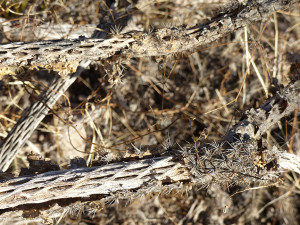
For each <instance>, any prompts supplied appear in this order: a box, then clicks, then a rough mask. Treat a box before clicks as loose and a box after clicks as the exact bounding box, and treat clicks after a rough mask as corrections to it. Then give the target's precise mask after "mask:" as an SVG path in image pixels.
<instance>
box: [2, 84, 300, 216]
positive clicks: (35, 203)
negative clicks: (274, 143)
mask: <svg viewBox="0 0 300 225" xmlns="http://www.w3.org/2000/svg"><path fill="white" fill-rule="evenodd" d="M279 95H280V96H281V97H282V98H283V99H285V100H286V103H287V107H285V109H282V111H281V112H280V113H278V112H279V111H278V110H272V109H269V110H268V112H269V113H270V114H269V116H270V117H272V118H273V119H274V122H278V121H279V120H280V119H281V118H282V117H283V116H285V115H287V114H288V113H290V111H291V110H295V109H296V108H297V107H299V106H300V102H299V101H296V102H293V101H291V99H292V100H296V99H299V98H300V81H296V82H294V83H292V84H290V85H288V86H287V87H286V88H284V89H283V90H282V91H281V92H280V94H279ZM294 97H296V98H294ZM277 98H278V96H277V95H275V96H274V97H272V98H271V99H269V100H268V101H267V102H266V103H265V104H264V105H263V106H266V105H270V106H271V107H272V108H278V107H281V101H274V99H277ZM290 98H291V99H290ZM270 103H272V104H270ZM263 106H262V107H260V108H263ZM273 114H274V115H273ZM249 116H251V114H249ZM248 119H249V118H248ZM260 123H261V124H260ZM260 125H262V126H267V125H266V124H265V123H264V122H263V121H259V122H258V123H257V126H258V128H259V127H260ZM239 126H240V127H243V126H244V125H243V123H239V125H237V126H235V129H233V130H235V131H238V130H239V129H238V128H239ZM272 126H273V124H272V123H270V124H269V127H266V129H267V130H269V129H271V127H272ZM250 131H251V130H250ZM231 132H233V131H231ZM263 133H264V131H262V134H263ZM230 137H231V136H230ZM237 137H240V138H241V139H238V138H237ZM157 152H163V151H156V153H157ZM148 157H149V156H148ZM121 160H122V159H121ZM123 160H124V159H123ZM299 162H300V159H299V157H297V156H295V155H292V154H289V153H285V152H280V151H278V150H277V148H276V147H273V148H272V149H267V148H266V147H264V146H263V144H262V142H261V141H259V140H256V139H254V138H252V137H251V132H250V134H249V135H248V136H246V133H244V136H240V134H238V133H236V134H235V138H234V140H231V141H229V140H223V141H221V142H220V143H210V144H203V145H199V143H195V145H194V146H189V147H186V148H181V149H177V150H174V149H168V151H165V153H162V154H161V156H153V157H152V158H151V156H150V158H147V159H140V160H135V161H130V160H129V159H126V161H120V162H115V163H109V164H107V165H104V166H98V167H88V168H86V167H85V168H78V169H70V170H63V171H51V172H46V173H41V174H38V175H36V176H26V177H17V178H12V179H11V178H8V179H5V180H2V181H1V182H0V213H4V214H3V216H5V215H7V214H6V213H8V212H10V211H15V210H36V211H39V210H41V209H44V208H47V207H51V206H52V205H54V204H55V203H57V204H59V205H68V204H71V203H74V202H76V201H83V202H84V201H93V200H99V199H100V200H101V201H102V202H104V203H105V202H107V201H110V200H118V199H123V198H125V199H131V198H135V197H138V196H143V195H145V194H147V193H162V192H163V193H164V192H168V191H169V192H171V191H172V190H174V189H175V190H180V188H181V187H182V185H183V184H185V185H200V186H208V185H210V184H211V183H219V184H223V185H224V184H226V185H230V184H241V185H246V186H247V187H249V186H250V185H251V184H253V183H254V182H255V183H261V184H264V185H265V184H270V183H272V182H274V181H278V179H279V177H280V174H281V173H282V172H283V171H286V170H290V169H292V170H294V171H296V172H299V167H300V166H299Z"/></svg>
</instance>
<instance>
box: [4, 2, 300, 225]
mask: <svg viewBox="0 0 300 225" xmlns="http://www.w3.org/2000/svg"><path fill="white" fill-rule="evenodd" d="M260 2H263V1H257V5H259V3H260ZM271 2H272V1H271ZM274 2H275V3H274V4H275V5H276V4H277V3H278V4H280V2H281V1H274ZM227 3H229V2H227ZM114 4H115V5H113V1H106V2H104V1H70V2H69V1H34V2H31V1H24V0H23V1H4V2H3V3H2V4H1V10H2V18H3V22H2V23H1V25H2V33H1V35H2V36H1V37H2V42H3V43H5V42H20V41H32V42H33V44H36V43H38V42H35V41H41V40H49V39H61V38H64V39H69V38H78V36H79V35H84V36H85V37H90V36H91V35H92V33H93V32H94V31H95V30H97V29H98V37H100V38H102V39H107V40H111V39H112V38H116V39H118V40H119V38H123V37H124V34H123V33H126V32H129V33H131V35H132V36H131V37H130V38H132V39H133V40H134V41H141V40H146V41H147V43H152V42H151V41H153V43H154V44H156V42H155V41H157V40H155V39H154V38H155V35H154V34H157V33H159V32H161V31H162V30H160V29H165V30H166V31H172V32H173V31H174V28H176V29H179V30H175V31H176V32H178V36H179V37H183V36H180V35H182V33H180V32H182V31H185V30H184V29H185V26H181V25H182V24H186V25H187V27H188V28H189V27H193V28H194V29H196V28H197V26H198V25H197V24H212V25H211V27H214V26H216V27H217V26H218V24H213V21H214V19H215V16H219V17H217V18H220V15H223V14H226V13H228V11H227V10H228V9H230V8H231V9H236V10H239V9H240V7H242V6H243V3H242V1H239V2H237V1H236V2H231V3H230V4H231V7H229V8H228V6H224V4H226V2H225V1H214V3H208V2H206V1H194V0H188V1H167V0H166V1H153V0H151V1H150V0H149V1H115V2H114ZM245 4H246V3H245ZM289 4H290V5H291V6H292V7H284V8H283V9H280V10H279V11H277V13H271V14H270V13H266V12H264V11H260V12H258V13H259V14H260V15H264V17H263V18H262V20H260V21H258V22H255V21H253V22H251V23H250V21H249V22H248V23H247V24H243V26H244V27H242V26H241V27H242V28H240V29H236V28H233V29H232V31H230V30H228V32H227V34H226V35H225V34H221V35H220V37H222V38H221V39H218V41H215V40H216V39H217V38H216V37H211V39H212V40H214V41H213V42H211V41H210V42H207V43H206V45H205V46H203V44H202V45H200V44H199V45H195V46H192V47H188V46H186V48H185V49H183V50H182V51H172V50H173V49H170V52H169V53H166V54H163V53H161V54H157V55H155V54H150V55H149V56H148V57H139V56H141V55H139V53H138V52H133V53H130V52H129V54H130V57H127V58H126V57H125V58H124V57H118V55H116V54H112V55H109V56H108V57H107V58H106V59H103V60H100V61H97V62H92V63H91V64H90V66H89V68H88V69H86V70H85V71H83V72H82V74H81V76H80V77H78V78H77V80H76V81H75V82H74V83H73V84H72V85H71V86H70V88H69V89H68V90H67V91H66V92H65V93H64V94H63V95H62V97H61V98H60V99H59V100H58V101H57V102H56V103H55V104H54V106H53V107H52V109H51V110H50V108H51V107H50V108H49V110H48V113H47V116H45V118H44V119H43V121H42V122H41V123H40V124H39V126H38V127H37V129H35V130H34V132H33V133H32V134H31V135H30V139H29V140H27V141H26V145H25V146H24V147H23V148H22V150H21V151H20V152H19V154H18V155H17V156H16V157H15V158H14V160H13V163H12V166H11V167H10V171H11V172H13V173H14V174H16V175H19V173H20V172H21V175H27V176H30V175H32V174H37V173H41V174H43V173H44V172H46V171H50V170H56V169H57V167H56V166H53V167H55V168H52V167H51V165H52V164H51V163H49V162H48V161H47V162H44V161H43V160H41V159H40V158H38V159H36V161H38V162H40V161H42V162H40V163H42V164H37V166H36V168H35V169H34V166H33V165H30V168H31V169H32V168H33V171H30V169H29V171H28V170H24V169H21V168H24V167H26V166H28V162H27V155H28V154H29V153H31V152H33V153H37V154H40V155H42V156H43V157H44V158H48V159H49V160H50V161H51V162H52V163H53V164H54V165H55V164H57V165H59V167H60V169H70V168H71V169H76V168H77V167H83V165H84V164H82V163H80V160H79V159H78V161H79V162H77V161H76V162H74V161H72V162H71V163H70V159H72V158H76V157H82V158H84V159H85V160H86V162H87V166H91V165H93V166H99V165H106V164H108V165H107V167H109V166H110V165H111V164H109V163H110V162H120V161H122V159H123V158H125V157H126V156H128V154H131V153H132V155H130V157H131V158H133V159H130V160H140V158H142V160H147V159H144V158H143V157H144V155H143V154H144V151H141V152H142V153H140V152H138V151H139V150H140V149H142V148H145V147H143V146H150V145H151V146H152V149H162V152H167V155H164V154H162V153H161V152H159V153H157V154H158V155H155V154H153V150H149V151H150V152H151V154H152V156H150V159H151V157H153V158H154V157H157V156H161V157H170V156H169V155H168V154H169V153H170V152H169V151H170V150H171V149H179V150H180V149H185V150H186V149H188V148H190V146H193V148H192V149H193V154H194V155H196V154H195V152H196V149H197V146H200V145H203V144H205V143H209V145H210V146H211V147H212V148H213V149H218V148H219V144H220V143H222V140H224V139H225V138H226V140H227V138H228V135H230V134H231V132H232V131H234V132H235V130H234V129H235V127H234V125H235V124H237V126H238V124H240V123H241V122H243V121H245V119H248V121H250V120H249V118H250V117H249V116H248V115H249V114H246V111H247V110H248V109H251V108H252V109H253V108H258V107H259V106H261V105H262V104H264V103H266V102H268V101H267V98H268V97H271V96H275V95H276V93H277V94H278V93H285V92H282V90H285V89H283V86H287V85H288V84H289V83H291V82H293V81H297V80H299V73H300V72H299V71H300V56H299V54H298V52H299V46H300V45H299V35H300V33H299V32H300V30H299V29H300V28H299V16H300V15H299V3H297V1H294V2H291V3H289ZM257 5H255V4H254V6H253V5H252V6H253V7H255V6H257ZM288 6H289V5H288ZM264 13H265V14H264ZM246 19H247V17H246ZM215 21H219V20H217V19H215ZM90 24H91V25H90ZM97 24H100V25H99V26H98V28H95V27H96V26H95V25H97ZM233 24H234V22H233ZM246 25H247V26H246ZM200 27H201V26H200ZM123 28H124V30H122V29H123ZM198 28H199V27H198ZM180 29H182V30H180ZM132 31H135V32H132ZM175 31H174V32H175ZM229 31H230V32H229ZM233 31H234V32H233ZM122 32H123V33H122ZM200 32H203V31H202V30H201V31H200ZM192 33H193V32H192ZM228 33H230V34H228ZM144 34H149V35H152V36H149V39H147V38H144V39H143V35H144ZM201 34H203V33H201ZM191 35H193V34H191ZM173 36H174V34H173ZM173 36H172V38H174V41H175V42H176V41H178V40H179V41H178V43H180V41H181V39H180V38H179V39H178V40H176V39H175V37H173ZM164 37H166V39H165V41H166V45H167V44H168V41H169V40H168V38H167V37H168V36H167V35H166V36H164ZM81 38H82V40H83V39H84V38H83V37H81ZM141 38H142V39H141ZM218 38H219V37H218ZM12 45H14V44H12ZM153 46H154V45H153ZM0 48H1V51H2V48H3V46H0ZM159 48H161V49H162V50H163V49H164V48H165V46H158V47H157V46H155V48H152V49H159ZM83 49H84V48H83ZM136 49H139V48H138V44H137V47H136ZM150 50H151V48H149V51H150ZM151 51H154V50H151ZM88 52H89V50H87V51H86V53H88ZM154 52H155V51H154ZM26 53H27V52H26ZM127 53H128V52H126V49H125V53H124V52H123V53H122V52H118V54H120V55H121V54H124V55H125V56H126V54H127ZM1 54H2V53H1ZM2 55H3V54H2ZM124 55H123V56H124ZM48 58H49V60H50V58H51V57H50V56H49V57H48ZM1 59H2V58H1ZM36 59H38V58H36ZM45 59H46V60H47V55H45ZM34 60H35V58H33V60H28V61H26V60H25V61H24V60H20V65H19V66H16V65H15V64H14V62H11V64H9V65H6V67H4V68H2V70H1V75H0V76H1V80H0V90H1V92H0V93H1V95H0V101H1V104H0V107H1V108H0V112H1V114H0V117H1V120H0V121H1V123H0V135H1V141H3V140H4V138H5V137H6V136H7V134H8V132H9V131H10V130H11V129H12V128H13V127H14V126H15V124H16V123H17V121H18V119H19V118H20V117H21V114H22V112H23V111H24V109H25V108H27V107H29V106H30V105H31V104H32V103H33V102H34V101H36V99H37V96H39V94H40V93H42V92H43V91H47V90H48V91H49V92H51V89H49V86H50V85H51V82H52V81H53V80H54V79H56V78H57V77H59V78H61V77H64V76H67V75H68V73H69V72H74V71H73V70H74V67H75V69H76V66H77V64H75V66H72V65H71V66H70V67H68V65H66V64H63V63H62V64H59V63H58V64H53V62H52V61H51V64H47V65H46V64H42V65H41V63H40V62H39V64H30V63H32V62H34ZM56 61H57V59H56ZM6 62H10V61H9V60H6ZM23 62H25V64H22V63H23ZM70 63H73V61H72V62H70ZM45 65H46V66H45ZM45 67H46V68H45ZM2 71H4V72H2ZM61 71H63V73H61ZM58 73H60V75H58ZM8 74H10V75H8ZM296 83H297V82H296ZM298 83H299V81H298ZM297 88H299V86H296V89H297ZM280 91H281V92H280ZM297 95H299V92H297V91H296V92H295V96H297ZM281 96H282V95H281ZM295 104H296V103H295ZM298 104H299V103H298ZM287 106H288V104H287V105H286V104H285V102H284V101H282V102H281V103H280V107H279V111H280V110H281V109H282V110H283V112H284V110H286V107H287ZM45 107H47V106H45ZM298 107H299V105H298ZM295 108H296V109H295ZM295 108H293V109H292V110H290V111H289V113H285V116H281V117H280V118H279V119H278V120H276V123H275V122H274V123H273V124H272V126H270V124H268V123H267V124H268V125H267V127H264V126H261V124H263V122H264V121H266V119H265V118H260V119H262V121H260V123H259V124H257V126H258V127H257V128H259V129H258V130H255V133H253V137H252V138H255V139H257V136H258V139H260V138H261V146H259V147H261V148H263V149H264V150H265V149H269V150H272V149H274V146H276V149H278V151H280V152H282V153H284V152H288V153H293V154H294V155H298V156H299V154H300V153H299V151H300V149H299V146H300V132H299V122H298V119H299V113H298V108H297V106H296V107H295ZM250 112H251V111H250ZM250 114H251V113H250ZM256 114H257V115H259V112H258V111H255V112H253V111H252V114H251V116H252V117H251V118H255V115H256ZM272 115H273V114H272ZM282 115H283V114H282ZM247 116H248V117H247ZM277 118H278V117H277ZM254 120H255V121H257V119H254ZM239 121H241V122H240V123H239ZM253 127H254V128H256V127H255V125H253ZM231 128H232V129H231ZM240 132H241V133H243V132H244V133H247V134H249V129H248V130H246V131H240ZM226 134H227V135H226ZM255 135H257V136H255ZM232 138H233V139H234V138H236V137H235V136H233V137H232ZM241 144H243V142H242V143H241ZM247 146H248V145H247ZM231 147H232V148H233V149H234V147H235V146H231ZM256 147H257V146H256ZM146 148H149V149H150V147H146ZM212 148H208V147H207V149H208V150H210V149H212ZM224 148H225V147H224ZM224 148H223V149H224ZM128 149H131V151H128ZM199 149H200V148H199ZM220 149H221V148H220ZM220 151H221V150H220ZM206 153H207V154H203V155H202V153H201V152H200V153H198V155H199V156H201V157H202V156H204V155H206V158H205V160H207V157H209V156H207V155H208V152H206ZM1 154H2V155H1ZM1 154H0V155H1V156H3V154H4V153H1ZM126 154H127V155H126ZM193 154H192V155H193ZM240 154H241V155H242V153H240ZM162 155H163V156H162ZM31 157H32V155H31ZM195 157H196V156H195ZM210 157H215V155H212V154H211V156H210ZM255 157H256V158H257V160H256V162H257V165H254V167H255V168H256V169H257V170H261V171H263V170H264V168H263V167H262V165H263V166H265V165H268V163H271V162H272V159H271V158H272V156H271V155H268V156H265V159H266V162H264V158H263V157H264V156H260V155H259V156H258V155H255ZM175 158H176V157H175ZM216 158H218V157H216ZM2 159H3V158H1V160H2ZM148 159H149V156H148ZM155 159H156V158H155ZM202 159H203V157H202ZM130 160H127V161H128V162H131V161H130ZM205 160H203V161H205ZM2 162H3V161H2ZM133 162H134V161H133ZM97 163H98V164H97ZM172 163H173V161H172V162H171V165H172V166H173V164H172ZM176 163H178V162H176ZM176 163H175V164H174V165H178V164H176ZM189 163H190V164H189ZM189 163H186V165H188V168H192V167H193V165H194V167H196V166H197V162H196V163H195V164H193V161H191V160H190V161H189ZM45 165H47V166H45ZM49 165H50V166H49ZM112 165H114V164H112ZM180 165H181V164H180ZM240 165H243V166H245V165H246V164H242V163H241V164H240ZM247 165H248V164H247ZM269 165H270V164H269ZM189 166H190V167H189ZM202 166H203V165H202ZM275 166H276V165H273V166H272V168H273V167H274V168H275ZM49 167H50V169H49ZM295 167H296V168H297V164H296V165H295ZM41 168H47V169H46V171H39V169H41ZM103 168H104V167H103ZM170 168H171V167H170ZM172 168H173V167H172ZM201 168H202V167H201ZM203 168H205V169H206V170H207V171H204V173H206V175H207V176H206V177H207V180H210V179H212V176H218V174H217V173H215V171H214V170H213V169H212V167H210V166H209V165H204V167H203ZM207 168H210V170H209V169H207ZM258 168H260V169H258ZM81 169H82V168H81ZM176 169H178V168H177V167H176ZM285 169H286V168H285ZM298 169H299V166H298ZM82 170H83V169H82ZM291 170H295V169H291ZM169 171H170V170H167V171H164V172H162V173H161V174H164V173H165V172H166V173H169ZM296 171H297V170H296ZM188 172H191V171H188ZM256 172H257V171H253V174H255V173H256ZM276 172H278V171H276ZM258 173H259V172H258ZM253 174H251V175H253ZM159 175H160V174H159ZM235 175H236V174H232V173H231V176H232V177H234V176H235ZM247 175H249V174H247ZM2 176H3V180H4V181H5V179H6V180H9V179H10V178H9V176H10V175H9V174H8V173H5V174H2ZM153 176H154V175H153ZM168 176H169V175H168ZM231 176H229V178H232V177H231ZM253 176H254V175H253ZM187 177H188V178H186V179H190V180H189V182H191V181H192V179H195V177H196V178H197V174H196V175H195V174H193V173H191V175H190V176H187ZM191 177H192V178H191ZM237 177H238V179H239V182H233V181H232V180H230V179H228V180H222V182H210V181H209V182H203V183H201V185H202V186H200V187H199V185H198V186H195V185H187V184H186V182H183V180H185V178H182V177H181V179H182V180H180V181H182V183H181V184H177V183H176V185H178V186H176V188H173V189H172V188H167V189H166V190H163V188H162V190H155V191H153V190H152V189H150V188H149V187H148V188H149V189H147V188H145V190H144V191H143V192H137V193H136V195H134V194H132V192H130V193H131V194H132V198H128V196H129V194H128V193H127V192H122V193H119V195H117V196H110V197H109V198H107V199H106V202H105V203H106V204H104V203H103V201H101V199H99V196H94V197H95V199H93V200H94V201H84V199H76V198H75V197H74V196H73V197H72V199H73V200H75V201H73V202H72V204H71V205H70V204H69V202H68V199H67V198H65V199H64V201H65V205H64V204H63V203H62V202H60V204H61V205H60V206H62V207H60V206H58V205H54V206H53V207H51V208H50V209H47V210H48V211H47V210H45V211H42V210H41V211H39V210H40V208H37V209H34V207H33V209H32V208H31V210H26V209H22V210H23V211H18V212H13V213H12V214H9V215H10V218H11V219H12V220H13V221H14V223H16V224H17V223H20V224H22V223H24V221H23V220H22V219H21V220H20V218H21V217H20V216H21V215H23V216H24V217H25V218H27V219H28V221H32V222H35V223H48V224H49V223H50V224H51V223H54V224H72V223H74V224H75V223H79V222H81V223H83V224H91V223H92V224H120V223H124V224H136V223H140V224H170V223H174V224H187V223H192V224H193V223H199V224H233V223H235V224H245V223H247V224H271V223H272V224H298V222H297V221H299V220H300V218H299V203H298V202H299V189H300V188H299V174H297V173H294V172H290V173H285V174H282V173H280V174H278V173H276V176H275V175H274V177H273V179H270V180H269V182H260V181H258V180H256V182H253V180H251V179H248V177H247V176H241V175H237ZM18 179H23V178H18ZM25 179H26V178H25ZM159 179H160V178H157V180H159ZM173 181H176V182H177V181H178V180H176V179H174V180H172V179H171V181H170V180H169V181H168V182H169V183H168V184H170V185H173V183H172V182H173ZM107 182H109V181H107ZM145 182H146V181H145ZM147 182H148V181H147ZM163 182H167V181H166V179H165V177H163ZM180 185H181V186H180ZM2 186H3V184H2ZM34 191H35V190H33V191H32V192H34ZM79 191H80V190H79ZM153 192H154V193H155V194H151V193H153ZM40 193H41V192H40ZM78 193H79V192H78ZM147 193H148V194H147ZM122 194H123V195H124V196H122ZM43 196H45V194H44V195H43ZM126 196H127V198H126ZM33 197H34V195H33ZM102 197H103V196H102ZM21 198H22V196H21ZM26 198H27V197H26ZM72 199H71V198H70V199H69V200H72ZM297 199H298V200H297ZM6 200H7V199H6ZM23 200H24V199H23ZM77 200H78V201H77ZM89 200H91V199H89ZM11 203H12V204H13V202H12V201H11ZM49 204H50V203H49ZM64 206H65V207H64ZM11 207H16V206H11ZM40 207H44V206H40ZM29 208H30V207H28V209H29ZM46 208H47V207H45V209H46ZM50 214H51V216H49V215H50ZM7 215H8V214H5V213H4V214H3V216H5V217H7ZM1 219H2V220H4V217H1ZM4 222H5V221H4ZM6 222H7V223H8V224H9V223H10V221H9V220H8V219H7V220H6Z"/></svg>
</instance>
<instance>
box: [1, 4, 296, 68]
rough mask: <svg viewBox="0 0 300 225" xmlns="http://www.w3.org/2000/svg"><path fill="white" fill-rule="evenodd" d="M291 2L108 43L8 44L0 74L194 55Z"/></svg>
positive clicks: (240, 9) (247, 7)
mask: <svg viewBox="0 0 300 225" xmlns="http://www.w3.org/2000/svg"><path fill="white" fill-rule="evenodd" d="M293 2H294V1H291V0H286V1H268V0H263V1H248V2H247V3H245V4H242V3H236V4H233V5H231V6H230V7H229V8H228V10H227V11H226V10H225V12H224V13H221V14H220V15H219V16H217V17H215V18H213V19H212V20H211V21H210V22H208V23H205V24H201V25H197V26H194V27H191V28H186V26H181V27H172V28H164V29H160V30H158V31H156V32H153V33H142V32H135V31H132V32H128V33H125V34H117V35H116V36H113V37H111V38H110V39H107V40H103V39H87V38H84V37H82V38H78V39H74V40H55V41H39V42H32V43H22V42H21V43H10V44H3V45H1V46H0V63H1V66H2V70H3V71H6V70H7V67H18V66H41V67H46V68H54V66H53V65H55V64H56V63H57V62H59V63H64V62H71V61H72V62H74V61H75V62H76V61H77V62H79V61H81V60H91V61H98V60H104V59H108V58H110V59H111V58H112V57H125V58H130V57H145V56H168V55H172V54H176V53H182V52H184V51H193V50H195V49H196V48H198V47H199V46H203V45H206V44H210V43H212V42H214V41H216V40H218V39H219V38H221V37H223V36H224V35H226V34H229V33H232V32H234V31H236V30H237V29H239V28H241V27H244V26H246V25H248V24H250V23H253V22H256V21H260V20H264V19H266V18H267V17H268V16H269V15H270V14H271V13H272V12H274V11H276V10H279V9H284V8H286V7H287V5H288V4H290V3H293Z"/></svg>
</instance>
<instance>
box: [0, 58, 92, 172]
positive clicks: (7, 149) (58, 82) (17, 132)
mask: <svg viewBox="0 0 300 225" xmlns="http://www.w3.org/2000/svg"><path fill="white" fill-rule="evenodd" d="M89 64H90V61H82V62H81V63H80V64H79V66H78V68H77V71H76V72H75V73H73V74H71V75H70V76H68V77H67V78H65V79H63V78H61V77H59V76H58V77H57V78H56V79H55V80H54V81H53V83H52V85H51V87H50V88H49V89H48V91H46V92H45V93H42V94H41V95H40V96H39V97H38V99H37V100H36V101H35V102H34V103H33V104H32V105H31V107H30V108H28V109H26V110H25V111H24V112H23V114H22V116H21V118H20V119H19V120H18V121H17V123H16V124H15V126H14V127H13V128H12V129H11V131H10V132H9V134H8V135H7V137H6V138H5V139H4V140H3V141H2V142H1V144H0V159H1V162H0V170H3V171H6V170H7V169H8V167H9V165H10V163H11V162H12V161H13V160H14V158H15V155H16V154H17V152H18V151H19V150H20V149H21V148H22V147H23V146H24V144H25V143H26V141H27V140H28V138H29V137H30V136H31V134H32V132H33V131H34V130H35V128H36V127H37V126H38V125H39V123H40V122H41V121H42V120H43V119H44V118H45V116H46V115H47V113H48V112H49V111H50V109H51V108H52V106H53V105H54V104H55V103H56V101H57V100H58V99H59V98H60V97H61V96H62V95H63V94H64V92H65V91H66V90H67V89H68V87H69V86H70V85H71V84H72V83H73V82H74V81H75V80H76V79H77V77H78V76H79V75H80V74H81V73H82V71H83V70H84V69H85V68H86V67H87V66H88V65H89Z"/></svg>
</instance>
